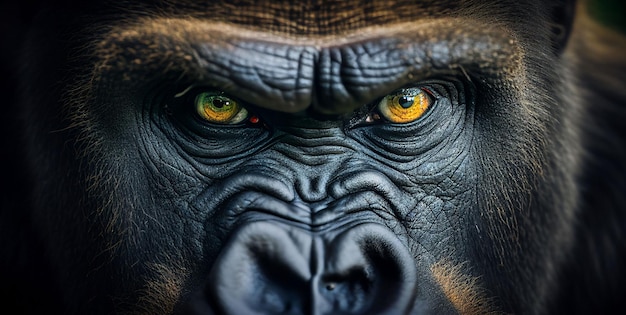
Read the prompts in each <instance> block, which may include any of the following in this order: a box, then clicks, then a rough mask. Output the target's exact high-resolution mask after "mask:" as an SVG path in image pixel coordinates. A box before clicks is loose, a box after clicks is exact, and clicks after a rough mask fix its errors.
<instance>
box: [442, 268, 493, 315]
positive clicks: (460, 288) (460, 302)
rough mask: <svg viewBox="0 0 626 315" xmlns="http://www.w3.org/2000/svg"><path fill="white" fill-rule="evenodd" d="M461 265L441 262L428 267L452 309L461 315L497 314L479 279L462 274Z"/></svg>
mask: <svg viewBox="0 0 626 315" xmlns="http://www.w3.org/2000/svg"><path fill="white" fill-rule="evenodd" d="M463 266H464V265H463V264H452V263H450V262H448V261H445V260H441V261H438V262H437V263H435V264H433V265H432V266H430V271H431V272H432V274H433V277H434V278H435V281H436V282H437V283H438V284H439V286H440V287H441V290H442V291H443V293H444V294H445V295H446V297H447V298H448V300H449V301H450V303H452V305H454V308H455V309H456V310H457V311H458V312H459V313H460V314H463V315H470V314H476V315H478V314H481V315H484V314H494V315H495V314H498V313H497V312H495V311H493V310H492V308H493V307H492V303H493V301H492V299H490V298H488V297H487V294H486V293H485V292H484V290H483V289H482V287H481V286H480V279H479V278H478V277H474V276H471V275H468V274H464V273H463Z"/></svg>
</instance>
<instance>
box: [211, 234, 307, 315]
mask: <svg viewBox="0 0 626 315" xmlns="http://www.w3.org/2000/svg"><path fill="white" fill-rule="evenodd" d="M307 243H308V244H309V246H307V245H306V244H307ZM307 247H310V240H309V241H308V242H306V241H305V240H303V239H301V238H299V237H298V236H297V235H293V233H292V234H290V233H289V231H288V230H287V229H286V228H284V227H279V226H277V225H276V224H270V223H267V222H257V223H253V224H250V225H248V226H246V227H244V228H242V229H241V230H240V231H238V232H237V233H236V234H234V235H233V237H232V238H231V240H230V241H229V243H228V244H227V245H226V247H225V250H224V252H223V253H221V254H220V256H219V257H218V259H217V261H216V262H215V264H214V266H213V268H212V269H211V272H210V274H209V279H208V283H207V295H208V299H209V301H210V303H211V304H212V305H213V307H215V308H217V309H218V311H219V313H220V314H288V313H294V312H295V313H298V312H299V310H302V309H305V308H307V305H306V303H307V299H308V291H309V285H308V284H307V283H308V281H309V279H310V278H311V274H310V268H309V259H308V257H307V255H306V254H304V253H306V252H307ZM303 251H304V252H303Z"/></svg>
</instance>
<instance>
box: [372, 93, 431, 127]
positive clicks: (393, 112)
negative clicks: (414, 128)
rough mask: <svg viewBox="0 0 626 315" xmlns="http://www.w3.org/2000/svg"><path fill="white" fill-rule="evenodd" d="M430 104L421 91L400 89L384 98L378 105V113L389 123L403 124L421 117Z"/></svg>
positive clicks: (426, 96) (429, 100) (427, 97)
mask: <svg viewBox="0 0 626 315" xmlns="http://www.w3.org/2000/svg"><path fill="white" fill-rule="evenodd" d="M431 103H432V99H431V98H430V96H429V95H428V94H427V93H426V92H424V90H423V89H420V88H410V89H402V90H400V91H399V92H398V93H394V94H390V95H387V96H385V97H384V98H383V99H382V100H381V101H380V103H379V104H378V111H379V112H380V114H381V115H382V116H383V117H385V118H386V119H387V120H389V121H390V122H392V123H398V124H404V123H410V122H413V121H416V120H417V119H419V118H420V117H422V116H423V115H424V113H425V112H426V111H427V110H428V108H429V107H430V106H431Z"/></svg>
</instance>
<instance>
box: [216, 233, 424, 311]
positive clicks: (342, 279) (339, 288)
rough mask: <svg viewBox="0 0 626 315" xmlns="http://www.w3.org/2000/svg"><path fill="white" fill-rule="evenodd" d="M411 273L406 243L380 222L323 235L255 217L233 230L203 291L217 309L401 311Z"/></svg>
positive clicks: (406, 303)
mask: <svg viewBox="0 0 626 315" xmlns="http://www.w3.org/2000/svg"><path fill="white" fill-rule="evenodd" d="M415 273H416V272H415V265H414V262H413V259H412V257H411V256H410V254H409V252H408V250H407V249H406V248H405V247H404V246H403V245H402V244H401V243H400V241H399V240H398V238H397V237H396V236H395V235H394V234H393V233H392V232H391V231H389V230H388V229H386V228H384V227H382V226H380V225H376V224H361V225H358V226H356V227H352V228H350V229H348V230H346V231H343V232H341V233H339V234H335V236H334V237H331V238H330V239H329V238H328V235H318V236H316V235H314V234H312V233H310V232H308V231H305V230H302V229H300V228H294V227H289V226H286V225H284V224H279V223H275V222H274V223H270V222H268V221H262V222H254V223H250V224H247V225H245V226H244V227H242V228H241V229H240V230H238V231H237V232H236V233H235V234H233V236H232V237H231V239H230V240H229V242H228V243H227V244H226V246H225V247H224V251H223V252H222V253H221V254H220V256H219V257H218V259H217V260H216V262H215V263H214V265H213V268H212V269H211V272H210V274H209V279H208V283H207V291H206V294H207V298H208V301H209V304H211V306H212V307H213V308H214V309H215V310H216V311H217V312H218V313H220V314H383V313H406V310H407V309H408V308H409V307H410V305H411V297H412V296H414V293H415V287H416V275H415Z"/></svg>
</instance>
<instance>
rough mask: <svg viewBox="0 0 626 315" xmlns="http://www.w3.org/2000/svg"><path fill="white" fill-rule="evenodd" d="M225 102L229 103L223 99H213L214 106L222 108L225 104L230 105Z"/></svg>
mask: <svg viewBox="0 0 626 315" xmlns="http://www.w3.org/2000/svg"><path fill="white" fill-rule="evenodd" d="M224 103H228V102H224V101H222V100H221V99H219V98H218V99H214V100H213V106H215V107H217V108H222V107H224V105H228V104H224Z"/></svg>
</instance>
